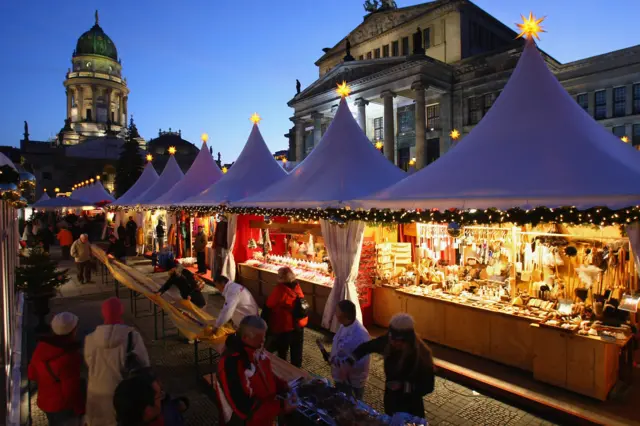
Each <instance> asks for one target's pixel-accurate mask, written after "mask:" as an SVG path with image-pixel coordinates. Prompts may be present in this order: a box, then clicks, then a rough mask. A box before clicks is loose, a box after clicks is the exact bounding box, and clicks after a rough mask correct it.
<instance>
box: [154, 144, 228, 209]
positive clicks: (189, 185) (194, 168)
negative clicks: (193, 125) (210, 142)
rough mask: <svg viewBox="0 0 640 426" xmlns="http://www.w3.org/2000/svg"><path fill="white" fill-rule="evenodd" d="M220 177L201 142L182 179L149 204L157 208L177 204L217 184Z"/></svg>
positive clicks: (205, 145)
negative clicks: (198, 150) (196, 154)
mask: <svg viewBox="0 0 640 426" xmlns="http://www.w3.org/2000/svg"><path fill="white" fill-rule="evenodd" d="M222 176H223V173H222V171H221V170H220V168H219V167H218V165H217V164H216V162H215V161H214V160H213V157H212V156H211V153H210V152H209V149H208V148H207V143H206V142H202V147H201V148H200V152H199V153H198V156H197V157H196V159H195V160H193V164H191V167H190V168H189V170H188V171H187V173H186V174H185V175H184V177H183V178H182V179H181V180H180V181H179V182H178V183H176V184H175V185H174V186H173V188H171V190H169V191H168V192H167V193H165V194H163V195H161V196H160V197H158V198H156V199H155V200H154V201H153V202H151V203H149V204H153V205H157V206H171V205H175V204H179V203H180V202H181V201H183V200H186V199H187V198H190V197H192V196H195V195H197V194H200V193H201V192H202V191H203V190H205V189H206V188H209V187H210V186H211V185H213V184H215V183H216V182H218V181H219V180H220V179H221V178H222Z"/></svg>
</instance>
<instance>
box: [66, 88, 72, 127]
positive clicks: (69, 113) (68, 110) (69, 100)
mask: <svg viewBox="0 0 640 426" xmlns="http://www.w3.org/2000/svg"><path fill="white" fill-rule="evenodd" d="M72 93H73V90H72V89H71V88H70V87H67V118H68V119H69V120H71V98H72V97H73V95H72Z"/></svg>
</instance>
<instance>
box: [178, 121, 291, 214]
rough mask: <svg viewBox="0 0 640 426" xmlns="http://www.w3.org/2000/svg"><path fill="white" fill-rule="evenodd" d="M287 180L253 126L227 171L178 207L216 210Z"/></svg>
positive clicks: (256, 128) (258, 131) (255, 126)
mask: <svg viewBox="0 0 640 426" xmlns="http://www.w3.org/2000/svg"><path fill="white" fill-rule="evenodd" d="M285 176H287V172H286V171H284V169H283V168H282V167H281V166H280V165H279V164H278V162H277V161H276V160H275V158H273V155H272V154H271V151H269V148H268V147H267V144H266V143H265V142H264V139H263V138H262V134H260V129H258V125H257V124H254V125H253V128H252V129H251V133H250V134H249V139H248V140H247V143H246V144H245V146H244V148H243V149H242V152H241V153H240V156H239V157H238V159H237V160H236V162H235V163H233V166H231V168H230V169H229V171H228V172H227V173H226V174H224V175H222V177H221V178H220V179H219V180H218V181H217V182H215V183H214V184H213V185H211V186H209V187H208V188H207V189H205V190H204V191H201V192H200V193H198V194H197V195H194V196H193V197H190V198H187V199H185V200H184V201H183V202H181V203H179V204H180V205H183V206H216V205H221V204H228V203H230V202H233V201H236V200H240V199H242V198H245V197H248V196H249V195H253V194H255V193H258V192H260V191H262V190H263V189H265V188H267V187H269V186H270V185H272V184H273V183H275V182H277V181H279V180H281V179H282V178H284V177H285Z"/></svg>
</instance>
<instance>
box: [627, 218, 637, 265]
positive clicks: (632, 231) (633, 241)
mask: <svg viewBox="0 0 640 426" xmlns="http://www.w3.org/2000/svg"><path fill="white" fill-rule="evenodd" d="M626 231H627V235H628V236H629V244H630V245H631V256H633V260H634V261H635V262H636V271H638V274H639V275H640V224H638V223H634V224H632V225H627V227H626Z"/></svg>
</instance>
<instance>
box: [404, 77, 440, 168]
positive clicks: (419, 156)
mask: <svg viewBox="0 0 640 426" xmlns="http://www.w3.org/2000/svg"><path fill="white" fill-rule="evenodd" d="M411 89H412V90H413V95H414V97H415V100H416V110H415V114H416V169H417V170H420V169H421V168H423V167H424V166H425V165H426V160H427V153H426V148H427V147H426V144H427V142H426V131H427V123H426V121H427V114H426V109H425V96H424V91H425V87H424V84H422V82H420V81H416V82H415V83H413V84H412V85H411ZM440 111H441V112H442V109H440Z"/></svg>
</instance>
